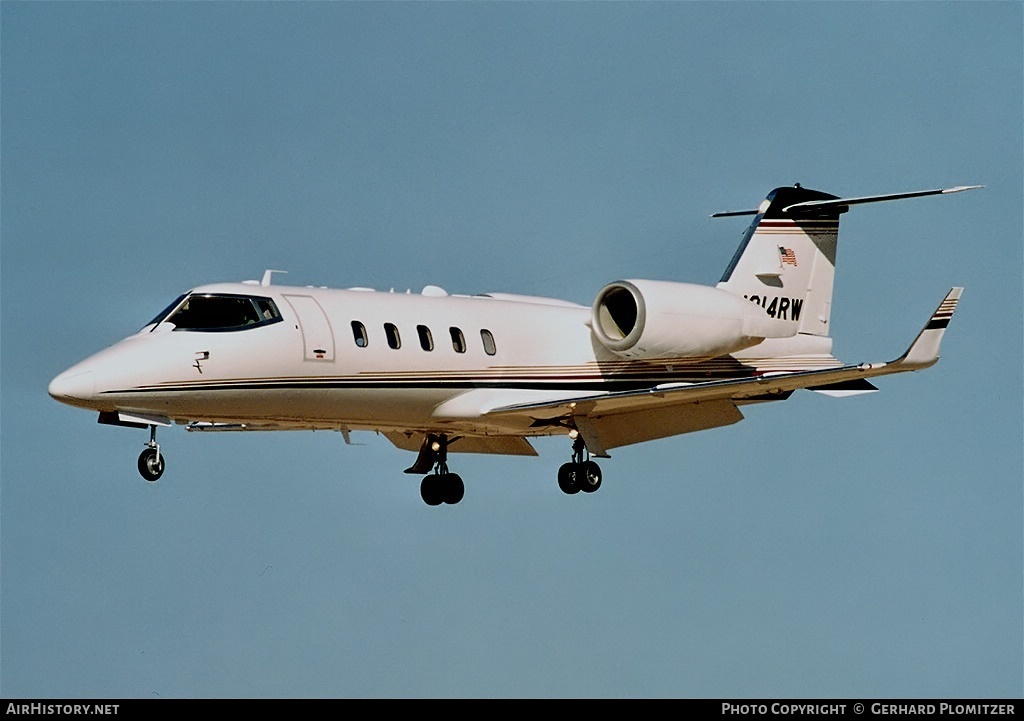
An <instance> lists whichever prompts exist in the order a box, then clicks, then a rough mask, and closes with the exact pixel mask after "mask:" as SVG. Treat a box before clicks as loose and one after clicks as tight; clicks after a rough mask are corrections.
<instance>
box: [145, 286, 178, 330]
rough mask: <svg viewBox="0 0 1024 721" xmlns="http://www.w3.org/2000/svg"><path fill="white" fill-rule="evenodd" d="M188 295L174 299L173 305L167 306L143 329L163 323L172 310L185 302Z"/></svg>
mask: <svg viewBox="0 0 1024 721" xmlns="http://www.w3.org/2000/svg"><path fill="white" fill-rule="evenodd" d="M187 295H188V293H182V294H181V295H179V296H178V297H177V298H175V299H174V302H173V303H171V304H170V305H169V306H167V307H166V308H164V309H163V310H162V311H160V312H159V313H157V314H156V315H155V316H153V320H151V321H149V322H148V323H146V325H144V326H142V327H143V328H148V327H149V326H151V325H156V324H157V323H159V322H160V321H162V320H163V319H164V318H166V317H167V314H168V313H170V312H171V311H172V310H174V309H175V308H177V307H178V306H179V305H180V304H181V301H183V300H185V296H187Z"/></svg>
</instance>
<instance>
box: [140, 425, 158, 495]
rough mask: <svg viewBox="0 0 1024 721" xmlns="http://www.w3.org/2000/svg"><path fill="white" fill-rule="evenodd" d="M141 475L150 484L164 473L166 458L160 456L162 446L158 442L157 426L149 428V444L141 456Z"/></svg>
mask: <svg viewBox="0 0 1024 721" xmlns="http://www.w3.org/2000/svg"><path fill="white" fill-rule="evenodd" d="M139 473H140V474H142V477H143V478H145V479H146V480H147V481H149V482H150V483H152V482H153V481H155V480H157V479H158V478H160V476H162V475H163V473H164V457H163V456H162V455H161V454H160V444H159V443H157V442H156V426H150V427H149V443H147V444H146V450H144V451H143V452H142V453H140V454H139Z"/></svg>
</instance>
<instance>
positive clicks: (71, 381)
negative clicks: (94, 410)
mask: <svg viewBox="0 0 1024 721" xmlns="http://www.w3.org/2000/svg"><path fill="white" fill-rule="evenodd" d="M47 391H48V392H49V394H50V395H51V396H53V397H54V398H55V399H56V400H58V401H60V402H61V403H68V404H70V405H78V403H81V402H82V401H88V400H90V399H91V398H92V397H93V396H95V395H96V379H95V377H94V376H93V372H92V371H75V372H72V371H65V372H64V373H61V374H60V375H59V376H57V377H56V378H54V379H53V380H52V381H50V387H49V388H48V389H47ZM76 401H77V402H78V403H76Z"/></svg>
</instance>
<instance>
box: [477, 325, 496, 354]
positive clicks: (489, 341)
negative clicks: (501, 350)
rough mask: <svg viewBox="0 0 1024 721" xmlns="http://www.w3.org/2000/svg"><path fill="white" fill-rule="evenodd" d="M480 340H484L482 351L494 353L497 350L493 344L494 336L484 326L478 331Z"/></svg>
mask: <svg viewBox="0 0 1024 721" xmlns="http://www.w3.org/2000/svg"><path fill="white" fill-rule="evenodd" d="M480 340H482V341H483V342H484V353H486V354H487V355H494V354H495V353H497V352H498V349H497V347H496V346H495V345H494V336H493V335H492V334H491V331H489V330H487V329H486V328H484V329H483V330H482V331H480Z"/></svg>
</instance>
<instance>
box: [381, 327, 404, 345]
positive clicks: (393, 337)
mask: <svg viewBox="0 0 1024 721" xmlns="http://www.w3.org/2000/svg"><path fill="white" fill-rule="evenodd" d="M384 335H385V336H387V339H388V346H390V347H391V348H394V349H395V350H398V349H399V348H401V347H402V336H400V335H399V334H398V326H396V325H395V324H394V323H385V324H384Z"/></svg>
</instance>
